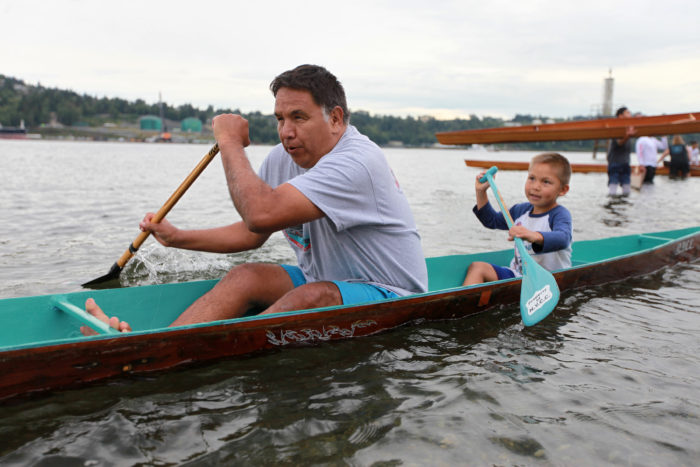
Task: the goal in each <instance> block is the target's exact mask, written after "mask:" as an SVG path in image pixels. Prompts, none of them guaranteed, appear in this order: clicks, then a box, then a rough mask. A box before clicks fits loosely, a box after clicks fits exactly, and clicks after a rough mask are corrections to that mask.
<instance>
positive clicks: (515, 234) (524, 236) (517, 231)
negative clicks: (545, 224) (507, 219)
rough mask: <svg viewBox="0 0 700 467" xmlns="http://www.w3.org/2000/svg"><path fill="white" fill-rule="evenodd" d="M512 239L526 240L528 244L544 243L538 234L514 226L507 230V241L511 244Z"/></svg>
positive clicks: (519, 226)
mask: <svg viewBox="0 0 700 467" xmlns="http://www.w3.org/2000/svg"><path fill="white" fill-rule="evenodd" d="M514 238H519V239H521V240H526V241H528V242H530V243H537V244H540V245H541V244H542V243H544V238H543V237H542V234H541V233H539V232H535V231H532V230H528V229H526V228H525V227H523V226H522V225H514V226H513V227H511V228H510V230H508V240H510V241H511V242H512V241H513V239H514Z"/></svg>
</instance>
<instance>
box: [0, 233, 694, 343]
mask: <svg viewBox="0 0 700 467" xmlns="http://www.w3.org/2000/svg"><path fill="white" fill-rule="evenodd" d="M698 231H700V227H690V228H686V229H679V230H671V231H665V232H657V233H651V234H641V235H627V236H622V237H612V238H607V239H602V240H586V241H578V242H575V243H574V245H573V255H572V262H573V266H574V267H577V266H583V265H587V264H591V263H597V262H605V261H608V260H610V259H612V258H617V257H620V256H625V255H633V254H637V253H639V252H641V251H644V250H648V249H652V248H655V247H658V246H660V245H663V244H665V243H668V242H669V241H672V240H676V239H679V238H682V237H684V236H686V235H692V234H695V233H697V232H698ZM512 255H513V250H512V249H510V248H509V249H504V250H501V251H493V252H486V253H479V254H469V255H451V256H441V257H434V258H428V259H427V260H426V263H427V266H428V275H429V290H430V291H429V293H435V292H439V291H441V290H444V289H454V288H456V287H460V286H461V284H462V280H463V279H464V276H465V274H466V271H467V267H468V266H469V264H471V262H473V261H486V262H489V263H493V264H497V265H500V266H506V265H508V264H509V263H510V260H511V259H512ZM215 283H216V281H215V280H207V281H194V282H185V283H178V284H161V285H150V286H142V287H130V288H121V289H107V290H89V291H84V292H75V293H70V294H65V295H43V296H33V297H22V298H9V299H4V300H0V352H2V351H7V350H14V349H18V348H31V347H39V346H45V345H53V344H64V343H70V342H79V341H82V340H85V339H94V337H89V338H86V337H84V336H82V334H80V331H79V327H80V326H81V325H82V324H83V323H81V322H80V321H79V320H78V319H77V318H75V317H74V316H72V315H71V314H69V313H66V312H65V311H62V310H59V309H58V308H56V306H55V305H54V300H55V299H56V298H62V299H64V300H65V301H67V302H69V303H70V304H72V305H75V306H76V307H79V308H83V306H84V303H85V300H86V299H87V298H89V297H93V298H94V299H95V300H96V301H97V302H98V303H99V304H100V306H101V307H102V308H103V309H104V310H105V312H106V313H107V314H109V315H112V314H117V315H118V316H120V318H122V319H124V320H126V321H128V322H129V323H130V324H131V326H132V328H133V329H135V330H136V331H135V333H149V332H152V331H154V330H158V329H160V330H163V329H164V328H167V326H168V325H169V324H170V323H171V322H172V321H174V320H175V318H176V317H177V316H178V315H179V314H180V313H182V311H184V310H185V308H187V306H188V305H189V304H190V303H192V302H193V301H194V300H196V299H197V298H198V297H200V296H201V295H202V294H204V293H205V292H207V291H208V290H210V289H211V288H212V287H213V286H214V285H215ZM243 319H245V318H243ZM232 321H234V320H232ZM206 325H207V324H199V325H193V326H191V327H195V326H197V327H198V326H206ZM180 329H181V328H180ZM105 337H107V336H105Z"/></svg>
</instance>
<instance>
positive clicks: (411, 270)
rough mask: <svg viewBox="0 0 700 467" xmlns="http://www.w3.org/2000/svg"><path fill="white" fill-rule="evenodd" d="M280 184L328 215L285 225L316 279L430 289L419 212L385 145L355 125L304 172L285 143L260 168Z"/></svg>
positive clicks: (271, 181) (407, 291) (309, 277)
mask: <svg viewBox="0 0 700 467" xmlns="http://www.w3.org/2000/svg"><path fill="white" fill-rule="evenodd" d="M259 175H260V178H262V179H263V180H264V181H265V182H266V183H267V184H268V185H270V186H272V187H273V188H275V187H277V186H279V185H281V184H283V183H290V184H291V185H292V186H294V187H295V188H296V189H297V190H299V191H300V192H301V193H302V194H303V195H304V196H306V197H307V198H308V199H309V200H310V201H311V202H312V203H314V204H315V205H316V206H317V207H318V208H319V209H320V210H321V211H323V212H324V214H325V217H322V218H321V219H317V220H314V221H312V222H308V223H306V224H303V225H299V226H295V227H289V228H287V229H284V235H285V237H287V240H288V241H289V244H290V245H291V246H292V248H293V249H294V252H295V253H296V256H297V260H298V262H299V267H300V268H301V270H302V272H303V273H304V276H305V277H306V280H307V281H308V282H317V281H332V280H337V281H347V282H363V283H369V284H374V285H378V286H380V287H384V288H386V289H389V290H391V291H394V292H396V293H397V294H399V295H408V294H411V293H419V292H425V291H426V290H427V285H428V274H427V270H426V266H425V258H424V256H423V250H422V248H421V243H420V236H419V235H418V231H417V229H416V225H415V221H414V219H413V214H412V212H411V209H410V207H409V205H408V200H407V199H406V197H405V196H404V194H403V192H402V191H401V188H400V187H399V183H398V181H397V180H396V177H394V174H393V172H392V171H391V168H390V167H389V164H388V162H387V160H386V158H385V156H384V153H383V152H382V151H381V149H379V147H378V146H377V145H376V144H374V143H373V142H372V141H370V140H369V138H367V137H366V136H364V135H362V134H361V133H360V132H358V131H357V129H355V127H353V126H351V125H348V128H347V129H346V131H345V133H344V134H343V136H342V137H341V138H340V140H339V141H338V143H337V144H336V145H335V147H334V148H333V150H331V152H329V153H328V154H326V155H325V156H323V157H322V158H321V159H320V160H319V161H318V162H317V163H316V165H315V166H313V167H312V168H311V169H308V170H306V169H303V168H301V167H299V166H298V165H297V164H295V163H294V161H293V160H292V158H291V156H290V155H289V154H288V153H287V152H286V151H285V149H284V147H283V146H282V145H281V144H279V145H277V146H275V147H274V148H273V149H272V151H271V152H270V154H269V155H268V156H267V158H266V159H265V161H264V162H263V164H262V166H261V167H260V171H259Z"/></svg>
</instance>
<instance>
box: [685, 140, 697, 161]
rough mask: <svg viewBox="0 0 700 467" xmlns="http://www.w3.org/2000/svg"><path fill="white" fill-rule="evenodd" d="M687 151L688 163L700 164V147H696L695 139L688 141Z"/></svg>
mask: <svg viewBox="0 0 700 467" xmlns="http://www.w3.org/2000/svg"><path fill="white" fill-rule="evenodd" d="M688 152H689V153H690V165H700V149H698V142H697V141H691V142H690V144H689V145H688Z"/></svg>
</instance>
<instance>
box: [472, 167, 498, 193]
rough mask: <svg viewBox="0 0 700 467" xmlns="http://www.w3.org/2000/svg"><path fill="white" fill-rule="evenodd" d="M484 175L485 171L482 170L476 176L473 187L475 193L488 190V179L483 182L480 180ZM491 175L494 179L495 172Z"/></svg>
mask: <svg viewBox="0 0 700 467" xmlns="http://www.w3.org/2000/svg"><path fill="white" fill-rule="evenodd" d="M485 175H486V171H483V172H481V173H480V174H479V175H477V176H476V184H475V185H474V188H476V192H477V193H479V192H481V193H486V190H488V189H489V186H491V185H489V182H488V180H487V181H485V182H483V183H482V182H481V181H480V180H481V178H482V177H484V176H485ZM492 177H493V178H494V180H495V179H496V175H495V174H494V175H492Z"/></svg>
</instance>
